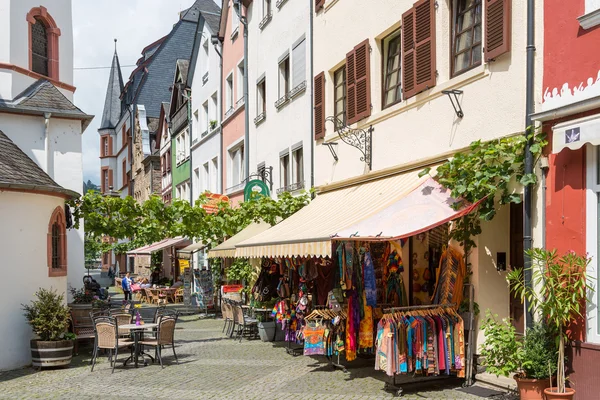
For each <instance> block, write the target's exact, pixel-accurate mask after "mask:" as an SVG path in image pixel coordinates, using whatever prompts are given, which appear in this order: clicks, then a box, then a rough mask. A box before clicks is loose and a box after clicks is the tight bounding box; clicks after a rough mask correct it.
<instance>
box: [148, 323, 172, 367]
mask: <svg viewBox="0 0 600 400" xmlns="http://www.w3.org/2000/svg"><path fill="white" fill-rule="evenodd" d="M158 321H159V322H158V328H157V330H156V337H155V338H148V339H144V340H142V341H140V342H139V344H140V345H142V346H151V347H154V351H155V354H156V358H158V361H159V362H160V366H161V368H164V365H163V360H162V354H161V353H162V349H163V348H164V347H165V346H168V345H171V348H172V349H173V355H174V356H175V362H176V363H177V364H179V360H178V359H177V353H175V324H176V323H177V316H175V317H172V316H161V317H159V320H158Z"/></svg>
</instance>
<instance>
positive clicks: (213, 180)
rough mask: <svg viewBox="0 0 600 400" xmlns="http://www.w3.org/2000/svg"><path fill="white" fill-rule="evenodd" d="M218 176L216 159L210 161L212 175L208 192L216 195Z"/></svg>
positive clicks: (217, 161) (217, 160)
mask: <svg viewBox="0 0 600 400" xmlns="http://www.w3.org/2000/svg"><path fill="white" fill-rule="evenodd" d="M218 176H219V159H218V158H217V157H215V158H213V159H212V174H211V176H210V191H211V192H213V193H218V192H219V188H218Z"/></svg>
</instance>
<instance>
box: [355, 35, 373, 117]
mask: <svg viewBox="0 0 600 400" xmlns="http://www.w3.org/2000/svg"><path fill="white" fill-rule="evenodd" d="M369 49H370V47H369V39H366V40H365V41H364V42H362V43H360V44H359V45H357V46H356V47H355V48H354V75H355V79H354V86H355V93H356V101H355V104H356V115H355V117H354V119H355V121H360V120H361V119H363V118H366V117H368V116H369V115H371V53H370V51H369Z"/></svg>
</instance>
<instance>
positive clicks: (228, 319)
mask: <svg viewBox="0 0 600 400" xmlns="http://www.w3.org/2000/svg"><path fill="white" fill-rule="evenodd" d="M221 307H222V313H223V318H224V319H225V326H224V327H223V330H225V334H226V335H227V336H229V337H231V336H232V335H233V329H234V328H235V319H234V314H233V304H232V303H231V301H230V300H229V299H224V300H223V303H222V305H221Z"/></svg>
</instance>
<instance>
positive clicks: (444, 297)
mask: <svg viewBox="0 0 600 400" xmlns="http://www.w3.org/2000/svg"><path fill="white" fill-rule="evenodd" d="M466 274H467V267H466V265H465V258H464V255H463V254H462V253H461V252H460V251H458V250H456V249H454V248H452V247H448V248H447V249H446V250H445V251H444V252H443V253H442V257H441V258H440V266H439V268H438V270H437V277H436V282H437V284H436V287H435V291H434V293H433V296H432V299H431V300H432V303H434V304H454V305H455V306H457V307H458V306H459V305H460V303H461V301H462V297H463V281H464V278H465V276H466Z"/></svg>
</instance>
